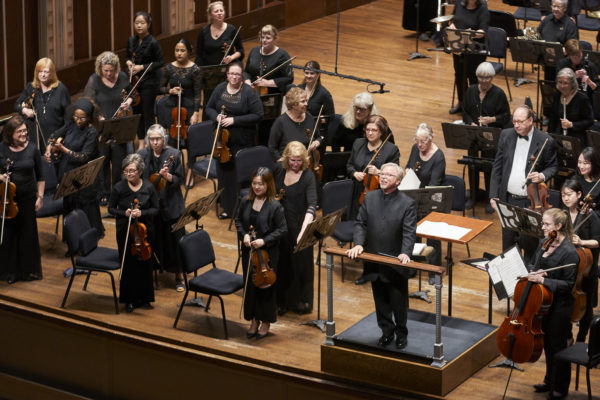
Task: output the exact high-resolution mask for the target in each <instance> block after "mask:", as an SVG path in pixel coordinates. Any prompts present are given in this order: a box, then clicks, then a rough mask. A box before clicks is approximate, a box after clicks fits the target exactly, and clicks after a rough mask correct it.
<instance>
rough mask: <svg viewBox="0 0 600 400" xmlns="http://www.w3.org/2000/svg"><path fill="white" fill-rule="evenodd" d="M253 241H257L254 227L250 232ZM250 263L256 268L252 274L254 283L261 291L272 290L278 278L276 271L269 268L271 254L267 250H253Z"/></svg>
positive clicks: (251, 227)
mask: <svg viewBox="0 0 600 400" xmlns="http://www.w3.org/2000/svg"><path fill="white" fill-rule="evenodd" d="M248 234H249V235H250V238H251V240H253V241H254V240H256V230H255V229H254V226H250V231H249V232H248ZM250 262H251V263H252V266H253V267H254V273H253V274H252V283H253V284H254V286H256V287H257V288H259V289H267V288H270V287H271V286H272V285H273V284H274V283H275V281H276V280H277V276H276V275H275V271H273V270H272V269H271V268H270V267H269V253H268V252H267V250H265V249H252V252H251V253H250Z"/></svg>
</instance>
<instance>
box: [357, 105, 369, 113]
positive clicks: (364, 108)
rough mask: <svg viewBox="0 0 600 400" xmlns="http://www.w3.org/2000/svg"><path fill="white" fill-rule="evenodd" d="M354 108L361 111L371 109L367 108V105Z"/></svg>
mask: <svg viewBox="0 0 600 400" xmlns="http://www.w3.org/2000/svg"><path fill="white" fill-rule="evenodd" d="M354 109H355V110H356V111H360V112H365V111H369V109H368V108H366V107H359V106H354Z"/></svg>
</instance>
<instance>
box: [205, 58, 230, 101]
mask: <svg viewBox="0 0 600 400" xmlns="http://www.w3.org/2000/svg"><path fill="white" fill-rule="evenodd" d="M226 70H227V65H225V64H223V65H204V66H201V67H200V73H201V74H202V83H203V89H204V90H207V91H213V90H215V88H216V87H217V85H218V84H219V83H221V82H225V80H226V79H227V74H226V72H225V71H226ZM206 102H207V103H208V99H207V100H206Z"/></svg>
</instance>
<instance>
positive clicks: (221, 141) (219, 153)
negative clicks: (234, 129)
mask: <svg viewBox="0 0 600 400" xmlns="http://www.w3.org/2000/svg"><path fill="white" fill-rule="evenodd" d="M224 117H225V105H224V104H223V105H222V106H221V119H220V120H219V123H218V124H217V129H215V132H214V135H215V143H214V144H213V152H212V156H213V157H215V158H217V159H218V160H219V161H220V162H221V163H226V162H227V161H229V160H231V150H229V147H227V144H228V142H229V130H227V129H224V128H223V127H222V125H221V121H222V120H223V118H224Z"/></svg>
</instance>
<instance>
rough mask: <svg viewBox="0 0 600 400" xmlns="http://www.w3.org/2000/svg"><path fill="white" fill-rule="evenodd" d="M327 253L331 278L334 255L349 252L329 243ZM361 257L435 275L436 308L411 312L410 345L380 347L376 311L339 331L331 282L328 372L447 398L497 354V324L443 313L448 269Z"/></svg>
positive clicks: (325, 349)
mask: <svg viewBox="0 0 600 400" xmlns="http://www.w3.org/2000/svg"><path fill="white" fill-rule="evenodd" d="M324 251H325V254H326V259H327V261H326V266H327V277H328V280H329V279H330V276H331V270H332V268H333V256H334V255H336V256H342V257H345V256H346V255H345V250H344V249H340V248H337V247H327V248H325V249H324ZM357 259H360V260H363V261H370V262H377V263H381V264H387V265H390V266H393V267H396V268H412V269H415V270H420V271H424V272H433V273H435V274H436V277H435V288H436V300H435V304H436V312H435V314H432V313H427V312H422V311H416V310H409V312H408V323H407V325H408V345H407V346H406V348H404V349H401V350H400V349H397V348H396V347H395V346H394V342H392V343H391V344H390V345H388V346H386V347H380V346H378V345H377V341H378V339H379V337H380V336H381V330H380V329H379V327H378V326H377V320H376V317H375V313H371V314H369V315H367V316H366V317H364V318H363V319H361V320H360V321H358V322H357V323H355V324H354V325H352V326H351V327H349V328H348V329H346V330H345V331H344V332H342V333H339V334H336V332H335V321H334V319H333V293H331V291H332V285H330V284H329V282H328V285H327V287H328V296H327V297H328V318H327V322H326V323H325V326H326V333H327V339H326V342H325V344H323V345H322V346H321V369H322V370H323V371H324V372H328V373H331V374H334V375H338V376H340V377H344V378H347V379H351V380H355V381H362V382H365V383H367V384H370V385H373V384H375V385H379V386H381V387H382V388H385V389H387V390H390V389H391V390H394V391H400V392H404V393H412V394H421V395H433V396H445V395H446V394H448V393H449V392H450V391H451V390H452V389H454V388H455V387H457V386H458V385H460V384H461V383H462V382H464V381H465V380H466V379H468V378H469V377H470V376H472V375H473V374H474V373H475V372H477V371H478V370H479V369H481V368H482V367H484V366H485V365H487V364H488V363H489V362H491V361H492V360H493V359H494V358H496V357H497V356H498V349H497V347H496V332H497V328H496V327H494V326H492V325H488V324H483V323H479V322H473V321H467V320H464V319H460V318H454V317H446V316H444V317H443V316H442V315H441V288H442V283H441V282H442V273H443V272H444V271H445V268H444V267H439V266H434V265H429V264H423V263H416V262H409V263H408V264H405V265H402V264H400V262H399V261H398V259H396V258H392V257H386V256H380V255H375V254H369V253H363V254H361V255H360V256H358V257H357Z"/></svg>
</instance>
